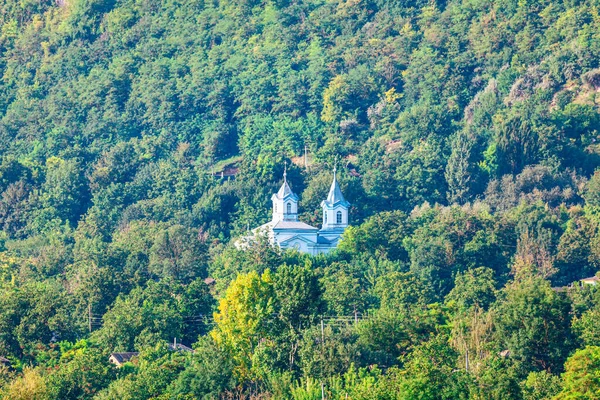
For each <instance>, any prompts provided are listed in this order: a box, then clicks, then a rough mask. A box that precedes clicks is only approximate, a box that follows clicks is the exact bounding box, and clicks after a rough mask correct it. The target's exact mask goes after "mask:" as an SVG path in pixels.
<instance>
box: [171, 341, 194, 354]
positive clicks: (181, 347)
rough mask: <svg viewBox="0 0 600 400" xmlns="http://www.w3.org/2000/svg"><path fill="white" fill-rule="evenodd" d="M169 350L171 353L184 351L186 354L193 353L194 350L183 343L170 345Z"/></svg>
mask: <svg viewBox="0 0 600 400" xmlns="http://www.w3.org/2000/svg"><path fill="white" fill-rule="evenodd" d="M169 350H171V351H183V352H186V353H193V352H194V349H192V348H191V347H188V346H186V345H184V344H181V343H169Z"/></svg>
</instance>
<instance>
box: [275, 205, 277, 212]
mask: <svg viewBox="0 0 600 400" xmlns="http://www.w3.org/2000/svg"><path fill="white" fill-rule="evenodd" d="M275 213H277V203H275Z"/></svg>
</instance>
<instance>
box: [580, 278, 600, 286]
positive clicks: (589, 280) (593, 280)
mask: <svg viewBox="0 0 600 400" xmlns="http://www.w3.org/2000/svg"><path fill="white" fill-rule="evenodd" d="M581 282H583V283H588V284H592V285H595V284H597V283H598V282H600V278H598V277H597V276H591V277H589V278H583V279H582V280H581Z"/></svg>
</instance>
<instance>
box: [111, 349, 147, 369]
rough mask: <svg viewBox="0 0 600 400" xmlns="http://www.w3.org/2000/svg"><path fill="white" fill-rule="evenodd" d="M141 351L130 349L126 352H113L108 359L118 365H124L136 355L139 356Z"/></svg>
mask: <svg viewBox="0 0 600 400" xmlns="http://www.w3.org/2000/svg"><path fill="white" fill-rule="evenodd" d="M139 354H140V353H138V352H136V351H129V352H124V353H111V354H110V357H109V358H108V361H110V362H111V363H113V364H115V365H116V366H117V367H121V366H123V364H125V363H127V362H130V361H131V360H132V359H133V358H134V357H137V356H138V355H139Z"/></svg>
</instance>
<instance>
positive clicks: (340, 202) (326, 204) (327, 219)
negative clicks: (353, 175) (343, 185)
mask: <svg viewBox="0 0 600 400" xmlns="http://www.w3.org/2000/svg"><path fill="white" fill-rule="evenodd" d="M336 172H337V168H333V182H332V183H331V187H330V188H329V194H328V195H327V199H326V200H323V201H322V202H321V207H322V208H323V227H322V228H321V231H343V230H344V229H345V228H346V227H347V226H348V208H349V207H350V203H348V202H347V201H346V199H345V198H344V195H343V194H342V190H341V189H340V185H339V184H338V181H337V179H336Z"/></svg>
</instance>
